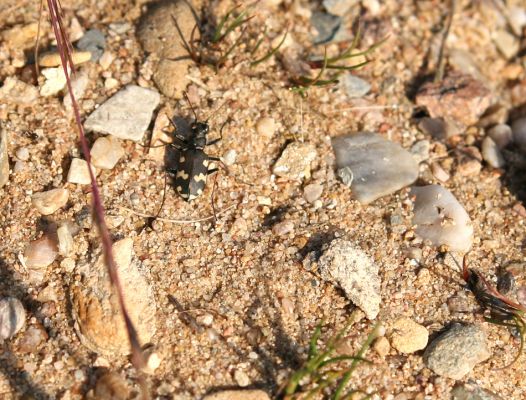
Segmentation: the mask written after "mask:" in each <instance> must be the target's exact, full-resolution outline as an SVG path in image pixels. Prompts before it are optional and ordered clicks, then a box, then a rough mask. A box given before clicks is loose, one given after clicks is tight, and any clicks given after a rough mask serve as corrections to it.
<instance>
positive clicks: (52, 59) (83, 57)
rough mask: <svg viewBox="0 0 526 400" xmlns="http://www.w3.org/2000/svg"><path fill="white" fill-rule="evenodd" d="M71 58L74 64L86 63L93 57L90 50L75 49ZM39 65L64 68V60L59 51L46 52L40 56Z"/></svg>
mask: <svg viewBox="0 0 526 400" xmlns="http://www.w3.org/2000/svg"><path fill="white" fill-rule="evenodd" d="M71 59H72V60H73V64H74V65H79V64H82V63H85V62H87V61H89V60H90V59H91V53H90V52H89V51H73V53H71ZM38 65H40V66H41V67H59V66H60V68H61V69H62V60H61V59H60V54H59V53H44V54H42V55H41V56H39V57H38Z"/></svg>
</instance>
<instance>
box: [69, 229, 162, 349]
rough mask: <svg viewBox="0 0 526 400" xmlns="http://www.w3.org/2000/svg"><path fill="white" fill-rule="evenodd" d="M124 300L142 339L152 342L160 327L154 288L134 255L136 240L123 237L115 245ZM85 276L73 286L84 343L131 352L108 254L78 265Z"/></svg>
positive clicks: (75, 313)
mask: <svg viewBox="0 0 526 400" xmlns="http://www.w3.org/2000/svg"><path fill="white" fill-rule="evenodd" d="M112 250H113V256H114V258H115V263H116V264H117V271H118V274H119V279H120V282H121V286H122V290H123V293H124V294H125V297H124V303H125V305H126V308H127V310H128V313H129V316H130V319H131V321H132V322H133V324H134V325H135V329H136V330H137V334H138V337H139V342H140V343H142V344H143V343H148V342H150V340H151V338H152V336H153V334H154V333H155V330H156V319H155V315H156V304H155V298H154V296H153V291H152V289H151V287H150V285H149V284H148V282H147V281H146V279H145V277H144V276H143V275H142V273H141V271H140V270H139V266H138V261H136V260H134V259H133V240H132V239H129V238H127V239H122V240H120V241H118V242H115V243H114V244H113V247H112ZM76 270H77V271H78V272H79V275H81V276H82V279H81V280H78V281H74V282H73V283H72V286H71V287H70V293H71V305H72V311H73V318H74V320H75V329H76V331H77V334H78V335H79V338H80V340H81V342H82V344H83V345H85V346H86V347H87V348H89V349H90V350H92V351H95V352H96V353H98V354H101V355H104V356H114V355H126V354H128V353H129V352H130V345H129V342H128V334H127V331H126V327H125V324H124V320H123V319H122V314H121V311H120V307H119V304H118V301H117V297H116V294H115V290H114V288H113V287H112V285H111V284H110V283H109V278H108V272H107V269H106V266H105V262H104V255H103V254H101V253H100V255H99V256H98V257H97V261H96V262H95V263H93V264H85V265H77V266H76Z"/></svg>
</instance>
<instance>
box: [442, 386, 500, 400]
mask: <svg viewBox="0 0 526 400" xmlns="http://www.w3.org/2000/svg"><path fill="white" fill-rule="evenodd" d="M451 400H502V397H500V396H498V395H496V394H495V393H493V392H489V391H487V390H484V389H482V388H481V387H479V386H477V385H476V384H475V383H470V382H468V383H464V384H460V385H457V386H455V387H454V388H453V390H452V391H451Z"/></svg>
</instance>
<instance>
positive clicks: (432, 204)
mask: <svg viewBox="0 0 526 400" xmlns="http://www.w3.org/2000/svg"><path fill="white" fill-rule="evenodd" d="M411 195H412V196H416V199H415V205H414V210H413V211H414V216H413V224H415V225H417V228H416V233H417V235H419V236H420V237H422V238H423V239H424V240H429V241H431V243H432V244H433V245H436V246H440V245H447V246H448V247H449V249H450V250H452V251H461V252H465V251H468V250H469V249H470V248H471V244H472V243H473V225H472V223H471V220H470V218H469V215H468V213H467V212H466V210H464V208H463V207H462V205H461V204H460V203H459V202H458V200H457V199H456V198H455V196H453V194H452V193H451V192H450V191H449V190H447V189H446V188H444V187H442V186H440V185H428V186H421V187H415V188H413V189H412V190H411Z"/></svg>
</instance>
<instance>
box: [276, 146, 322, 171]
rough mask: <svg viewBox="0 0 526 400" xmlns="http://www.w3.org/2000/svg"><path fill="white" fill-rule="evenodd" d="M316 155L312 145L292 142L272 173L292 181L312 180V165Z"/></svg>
mask: <svg viewBox="0 0 526 400" xmlns="http://www.w3.org/2000/svg"><path fill="white" fill-rule="evenodd" d="M316 155H317V154H316V148H315V147H314V146H313V145H312V144H310V143H300V142H292V143H290V144H289V145H288V146H287V147H286V148H285V150H283V153H281V156H280V157H279V159H278V161H277V162H276V163H275V164H274V167H273V169H272V172H273V173H274V174H275V175H277V176H281V177H284V178H287V179H291V180H301V179H303V178H310V170H311V163H312V162H313V161H314V159H315V158H316Z"/></svg>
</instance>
